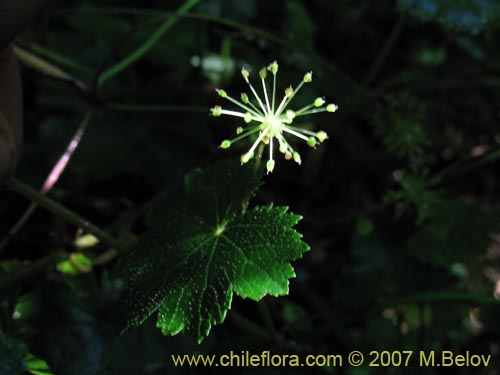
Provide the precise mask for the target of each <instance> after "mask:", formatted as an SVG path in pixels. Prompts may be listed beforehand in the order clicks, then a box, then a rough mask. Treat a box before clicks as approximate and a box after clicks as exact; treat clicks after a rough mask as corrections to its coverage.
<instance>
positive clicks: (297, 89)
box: [276, 80, 304, 116]
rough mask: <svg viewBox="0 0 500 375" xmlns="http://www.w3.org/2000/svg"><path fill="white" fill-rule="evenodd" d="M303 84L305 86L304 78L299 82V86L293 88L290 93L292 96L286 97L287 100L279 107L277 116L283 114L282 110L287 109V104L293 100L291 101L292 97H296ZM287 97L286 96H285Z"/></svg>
mask: <svg viewBox="0 0 500 375" xmlns="http://www.w3.org/2000/svg"><path fill="white" fill-rule="evenodd" d="M302 86H304V81H303V80H302V81H300V83H299V85H298V86H297V88H295V89H294V90H293V93H292V95H290V96H289V97H288V98H287V99H286V101H285V102H284V103H283V102H282V103H281V105H280V107H279V108H278V110H277V111H276V116H279V115H280V114H281V112H282V111H283V109H285V108H286V106H287V105H288V104H290V102H291V101H292V99H293V98H294V97H295V95H297V93H298V92H299V90H300V89H301V88H302ZM285 98H286V96H285Z"/></svg>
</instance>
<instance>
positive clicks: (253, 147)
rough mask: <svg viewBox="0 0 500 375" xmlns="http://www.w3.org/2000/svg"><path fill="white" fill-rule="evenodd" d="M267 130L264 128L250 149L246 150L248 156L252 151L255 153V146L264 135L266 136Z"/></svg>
mask: <svg viewBox="0 0 500 375" xmlns="http://www.w3.org/2000/svg"><path fill="white" fill-rule="evenodd" d="M268 130H269V128H265V129H264V130H263V131H262V132H261V133H260V135H259V137H258V138H257V140H256V141H255V142H254V144H253V145H252V147H251V148H250V150H248V154H252V153H253V152H254V151H255V148H256V147H257V145H258V144H259V143H260V141H262V138H264V137H265V135H266V134H267V132H268Z"/></svg>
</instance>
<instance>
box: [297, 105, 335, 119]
mask: <svg viewBox="0 0 500 375" xmlns="http://www.w3.org/2000/svg"><path fill="white" fill-rule="evenodd" d="M326 111H327V110H326V108H324V107H323V108H314V109H311V110H310V111H305V112H302V113H298V114H297V113H296V114H295V117H298V116H306V115H313V114H315V113H321V112H326Z"/></svg>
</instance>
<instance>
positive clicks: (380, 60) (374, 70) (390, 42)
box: [363, 12, 406, 86]
mask: <svg viewBox="0 0 500 375" xmlns="http://www.w3.org/2000/svg"><path fill="white" fill-rule="evenodd" d="M405 20H406V13H405V12H401V15H400V17H399V19H398V22H397V23H396V25H395V26H394V28H393V29H392V32H391V35H390V36H389V38H388V39H387V42H386V43H385V46H384V48H382V50H381V51H380V54H379V55H378V56H377V59H376V60H375V62H374V63H373V65H372V67H371V68H370V70H369V71H368V74H367V75H366V77H365V79H364V80H363V86H370V85H371V84H372V83H373V81H374V80H375V78H376V77H377V75H378V74H379V73H380V70H381V69H382V67H383V66H384V64H385V62H386V60H387V58H388V57H389V55H390V53H391V51H392V49H393V48H394V45H395V44H396V42H397V40H398V38H399V35H400V34H401V31H402V30H403V26H404V24H405Z"/></svg>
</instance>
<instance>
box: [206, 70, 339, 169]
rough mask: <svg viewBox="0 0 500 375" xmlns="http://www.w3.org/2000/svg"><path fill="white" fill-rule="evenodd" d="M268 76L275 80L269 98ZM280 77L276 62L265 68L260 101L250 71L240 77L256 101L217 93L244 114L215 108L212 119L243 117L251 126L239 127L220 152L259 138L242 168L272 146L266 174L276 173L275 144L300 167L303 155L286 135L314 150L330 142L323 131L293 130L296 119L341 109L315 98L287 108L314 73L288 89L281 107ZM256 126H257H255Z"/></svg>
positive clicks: (243, 160) (243, 72) (248, 153)
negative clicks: (261, 149)
mask: <svg viewBox="0 0 500 375" xmlns="http://www.w3.org/2000/svg"><path fill="white" fill-rule="evenodd" d="M268 72H270V73H271V74H272V76H273V83H272V95H269V94H268V87H267V83H266V79H267V77H268ZM277 73H278V63H277V62H276V61H275V62H273V63H271V64H269V66H268V67H267V68H262V69H261V70H260V71H259V76H260V80H261V81H262V89H263V92H264V97H263V98H261V97H260V96H259V94H257V91H256V90H255V88H254V87H253V85H252V84H251V83H250V80H249V77H250V73H249V72H248V70H246V69H242V70H241V75H242V76H243V79H244V80H245V81H246V83H247V84H248V86H249V87H250V90H251V92H252V95H253V97H254V98H255V100H251V99H250V97H249V95H248V94H247V93H242V94H241V101H239V100H237V99H235V98H233V97H231V96H229V95H228V94H227V92H226V91H224V90H222V89H216V91H217V93H218V94H219V96H220V97H222V98H224V99H227V100H229V101H230V102H232V103H234V104H236V105H237V106H238V107H240V108H241V109H242V110H243V111H244V112H239V111H233V110H227V109H223V108H222V107H221V106H215V107H214V108H212V109H211V110H210V112H211V115H212V116H214V117H219V116H221V115H229V116H236V117H241V118H243V120H244V121H245V123H246V124H248V125H247V126H245V127H238V128H237V129H236V134H237V137H236V138H234V139H231V140H229V139H226V140H224V141H222V143H221V144H220V146H219V147H220V148H222V149H227V148H229V147H231V145H232V144H233V143H235V142H237V141H239V140H241V139H244V138H246V137H249V136H251V135H257V139H256V140H255V141H254V143H253V144H252V146H251V147H250V149H249V150H248V151H247V152H246V153H244V154H243V155H242V156H241V163H242V164H244V163H247V162H248V161H249V160H250V159H252V158H253V157H254V153H255V149H256V148H257V146H258V145H259V144H260V143H261V142H262V143H263V144H266V145H269V160H268V161H267V163H266V168H267V173H270V172H272V171H273V170H274V166H275V161H274V157H273V150H274V147H275V144H276V143H277V145H278V149H279V151H280V152H281V153H282V154H284V157H285V159H287V160H291V159H293V160H294V161H295V162H297V163H298V164H300V163H301V158H300V154H299V153H298V152H297V151H295V150H294V149H293V148H292V146H291V145H290V143H289V142H288V141H287V139H286V138H285V135H287V134H289V135H293V136H295V137H298V138H300V139H302V140H304V141H305V142H306V143H307V145H308V146H310V147H313V148H314V147H316V145H318V144H319V143H322V142H323V141H324V140H325V139H327V138H328V135H327V134H326V132H324V131H318V132H313V131H310V130H306V129H302V128H298V127H295V126H292V123H293V121H294V119H295V118H297V117H299V116H304V115H310V114H313V113H319V112H335V111H336V110H337V108H338V106H337V105H335V104H328V105H325V104H326V102H325V99H324V98H316V99H315V100H314V101H313V103H311V104H310V105H307V106H305V107H304V108H301V109H299V110H297V111H293V110H291V109H287V106H288V104H290V102H291V101H292V99H293V98H294V96H295V95H296V94H297V92H298V91H299V90H300V89H301V88H302V86H303V85H304V84H306V83H310V82H312V72H309V73H306V74H305V75H304V78H303V79H302V81H301V82H300V83H299V84H298V86H297V87H295V88H293V87H292V86H289V87H287V88H286V89H285V95H284V97H283V99H282V100H281V102H280V103H279V104H278V102H277V101H276V75H277ZM253 122H255V123H256V124H252V123H253Z"/></svg>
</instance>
